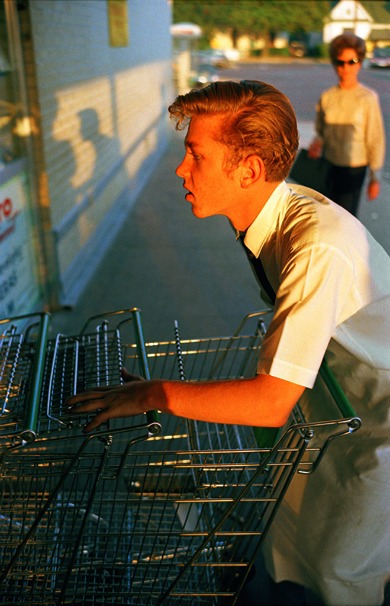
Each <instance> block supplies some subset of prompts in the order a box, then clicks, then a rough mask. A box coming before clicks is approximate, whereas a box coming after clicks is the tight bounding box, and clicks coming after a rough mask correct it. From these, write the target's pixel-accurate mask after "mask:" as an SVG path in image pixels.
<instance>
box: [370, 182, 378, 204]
mask: <svg viewBox="0 0 390 606" xmlns="http://www.w3.org/2000/svg"><path fill="white" fill-rule="evenodd" d="M380 193H381V186H380V183H379V181H370V183H369V184H368V187H367V198H368V200H369V201H370V202H371V200H375V198H377V197H378V196H379V194H380Z"/></svg>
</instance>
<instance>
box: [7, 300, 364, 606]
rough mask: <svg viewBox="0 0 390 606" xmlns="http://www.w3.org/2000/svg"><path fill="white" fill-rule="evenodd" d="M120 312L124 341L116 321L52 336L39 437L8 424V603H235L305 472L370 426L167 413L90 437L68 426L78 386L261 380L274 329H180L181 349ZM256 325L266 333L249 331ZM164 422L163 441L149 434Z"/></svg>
mask: <svg viewBox="0 0 390 606" xmlns="http://www.w3.org/2000/svg"><path fill="white" fill-rule="evenodd" d="M130 316H134V312H132V313H130ZM113 317H114V319H115V320H116V319H117V318H118V317H119V318H120V320H119V324H120V326H119V328H118V326H117V327H116V329H115V330H114V336H113V335H112V334H111V330H110V329H109V327H108V325H107V322H106V320H105V319H104V320H103V322H100V323H98V327H97V331H96V329H94V330H93V331H92V332H90V330H89V327H87V329H86V331H83V332H82V334H81V335H78V336H77V337H72V338H69V339H68V338H63V337H61V338H60V339H58V338H56V339H53V340H52V339H47V343H46V344H45V345H46V347H45V355H44V356H43V358H44V364H41V366H43V371H42V379H41V384H40V389H39V390H38V391H39V406H38V409H39V410H38V413H37V419H38V420H37V422H36V424H35V426H34V427H32V430H33V432H34V436H35V438H34V440H30V441H24V442H18V444H17V445H16V444H15V443H14V442H15V440H14V438H13V437H12V438H10V437H9V435H10V431H9V427H8V425H7V428H4V434H3V435H4V439H3V443H4V448H3V451H2V454H1V456H0V571H1V572H0V603H1V604H4V605H5V606H7V605H10V604H29V605H34V606H35V605H36V606H38V604H39V605H40V606H42V605H50V606H51V605H53V606H54V605H61V604H72V605H78V604H80V605H85V606H88V605H94V606H95V605H96V606H103V605H104V606H105V605H110V604H119V605H134V606H135V605H137V606H138V605H140V606H144V605H145V606H146V605H147V606H157V605H159V604H164V605H168V606H169V605H171V604H172V605H175V604H183V605H184V604H194V603H196V604H199V605H203V604H205V605H220V604H223V605H225V604H226V605H230V604H232V605H233V604H235V603H236V601H237V599H238V596H239V594H240V591H241V589H242V587H243V585H244V583H245V580H246V579H247V578H248V575H249V573H250V570H251V566H252V564H253V561H254V559H255V557H256V555H257V553H258V551H259V549H260V547H261V544H262V541H263V539H264V537H265V536H266V533H267V530H268V528H269V527H270V525H271V524H272V521H273V519H274V517H275V515H276V513H277V509H278V506H279V505H280V503H281V502H282V500H283V497H284V494H285V492H286V490H287V488H288V486H289V484H290V481H291V479H292V478H293V476H294V475H295V474H296V473H311V472H313V471H314V469H315V467H316V465H317V464H318V462H319V461H320V460H321V458H322V456H323V454H324V452H325V450H326V448H327V447H328V444H329V443H330V442H331V441H332V440H333V439H334V438H335V437H336V436H341V435H349V434H350V433H352V432H354V431H355V430H356V429H358V427H359V425H360V420H359V419H358V418H357V417H356V416H355V415H349V414H348V415H347V416H343V414H341V416H340V413H339V415H338V416H337V415H336V417H335V418H331V419H328V420H322V421H319V422H318V423H307V422H306V421H305V418H304V416H303V413H302V411H301V410H300V409H299V407H296V409H294V412H293V414H292V417H291V420H290V421H289V423H288V424H287V426H286V427H285V428H284V429H283V430H281V431H280V432H279V435H278V436H276V437H275V436H274V435H271V434H269V433H265V434H264V433H259V431H257V430H253V429H252V428H251V427H249V426H248V427H243V426H234V425H222V424H213V423H203V422H196V421H189V420H187V419H184V418H176V417H172V416H169V415H163V414H160V415H157V413H156V415H155V416H153V418H152V420H151V421H147V422H146V423H141V424H139V423H138V424H136V425H134V427H135V428H136V429H135V430H134V427H132V426H129V425H127V423H126V424H122V426H121V425H119V426H117V427H116V426H114V427H108V428H104V429H103V430H102V431H100V432H97V433H96V434H92V435H88V436H87V437H85V436H83V434H82V432H81V429H80V425H78V424H77V423H78V422H77V419H76V418H74V419H71V424H70V425H69V423H68V424H67V421H65V420H64V418H65V415H63V412H64V410H63V407H64V406H65V402H66V399H67V397H69V395H71V394H72V393H74V392H75V391H77V390H80V389H81V388H88V387H90V386H95V385H96V384H99V385H107V384H111V382H113V381H115V382H116V383H117V382H118V376H119V374H120V367H121V366H122V365H123V364H124V365H125V366H126V368H127V369H128V370H129V371H130V372H136V371H138V372H140V374H142V375H143V376H145V378H150V377H152V378H153V377H161V378H175V379H182V380H183V379H184V378H185V379H186V380H190V381H197V380H200V379H202V380H207V379H215V378H238V377H247V376H254V374H255V373H256V362H257V358H258V351H259V348H260V346H261V343H262V339H263V336H264V332H265V324H264V315H263V314H262V313H260V314H258V313H256V314H250V315H249V316H248V317H247V318H246V319H245V322H244V323H243V324H242V325H240V327H239V329H238V331H236V332H235V333H234V334H233V335H232V336H229V337H222V338H207V339H190V340H181V339H180V336H179V332H178V327H177V326H176V328H175V335H174V338H173V339H172V340H170V341H165V342H152V343H144V342H143V341H142V338H141V343H139V342H137V340H138V341H139V340H140V337H139V335H140V332H141V331H139V330H138V329H137V330H136V331H135V332H136V337H135V338H133V339H132V340H128V336H127V334H126V336H125V335H124V333H125V329H126V330H127V328H128V322H127V321H126V323H124V321H123V320H122V316H117V315H116V314H113ZM248 319H250V320H251V321H253V322H254V323H255V328H254V329H252V330H251V331H250V333H249V334H245V332H243V327H244V325H245V327H246V326H247V324H246V322H247V320H248ZM136 320H137V322H138V321H139V315H138V311H137V314H136ZM130 325H131V326H132V327H133V325H134V317H133V318H132V320H131V321H130ZM23 334H24V333H23ZM102 334H103V338H102ZM38 335H39V331H38ZM97 335H98V336H97ZM90 342H92V346H93V347H92V349H93V351H94V354H93V355H90V354H89V349H88V348H89V344H90ZM97 342H99V346H98V347H97ZM102 343H103V345H102V347H100V345H101V344H102ZM76 344H77V346H76ZM29 349H30V350H31V349H34V347H32V346H30V348H29ZM35 349H39V342H38V346H37V347H36V348H35ZM81 350H82V353H81ZM30 353H31V351H30ZM98 358H99V362H97V360H98ZM68 360H70V362H68ZM75 360H77V363H76V362H75ZM91 360H92V362H91ZM14 366H15V365H14ZM16 366H17V365H16ZM53 369H54V370H53ZM11 375H12V376H13V375H15V371H13V374H12V372H10V371H8V374H7V380H11V379H10V377H11ZM33 379H35V377H34V376H33V375H32V378H31V377H30V379H29V381H30V382H31V380H33ZM12 380H13V379H12ZM7 393H8V391H7V389H5V394H6V395H7ZM333 396H334V393H332V397H333ZM337 397H339V394H337ZM4 409H6V410H7V411H8V409H11V406H10V404H9V403H7V404H6V405H5V407H4ZM13 409H14V410H15V409H16V406H15V407H13ZM347 412H348V413H349V409H348V410H347ZM14 416H15V415H14ZM19 416H20V419H21V424H22V425H23V427H25V425H26V419H25V416H23V412H22V410H21V412H20V415H19ZM5 417H6V418H8V417H7V414H6V415H5ZM63 417H64V418H63ZM85 421H86V419H81V421H79V423H80V422H81V423H82V424H83V423H84V422H85ZM7 423H8V421H7ZM4 425H6V423H4ZM31 425H33V424H31ZM156 426H157V427H162V428H163V432H162V433H159V432H158V431H154V433H153V432H150V431H149V428H150V427H152V428H155V427H156ZM1 428H2V429H3V426H1ZM145 428H146V431H145ZM323 430H324V431H325V438H323V436H322V434H321V432H322V431H323ZM18 431H19V429H18V427H17V426H16V425H15V426H14V427H12V435H17V434H18ZM318 432H320V438H319V439H318V438H317V433H318ZM259 436H260V437H261V440H262V443H260V445H259ZM267 440H269V442H268V444H267ZM264 441H265V442H264ZM272 441H275V443H273V442H272ZM313 442H314V443H315V444H314V446H312V444H313Z"/></svg>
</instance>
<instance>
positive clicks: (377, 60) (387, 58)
mask: <svg viewBox="0 0 390 606" xmlns="http://www.w3.org/2000/svg"><path fill="white" fill-rule="evenodd" d="M369 66H370V67H390V46H386V47H385V48H375V49H374V52H373V55H372V57H371V59H369Z"/></svg>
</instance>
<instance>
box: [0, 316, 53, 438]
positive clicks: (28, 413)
mask: <svg viewBox="0 0 390 606" xmlns="http://www.w3.org/2000/svg"><path fill="white" fill-rule="evenodd" d="M35 319H38V322H37V324H38V332H37V336H36V338H35V348H34V350H33V351H32V352H31V356H32V359H33V361H32V366H31V371H30V373H29V376H30V379H31V380H30V382H29V393H28V398H27V401H26V409H25V411H24V416H23V420H22V423H21V424H20V427H19V429H18V430H17V431H16V432H15V436H14V438H15V440H17V439H19V440H20V441H21V442H32V441H33V440H35V438H36V435H37V427H38V418H39V406H40V399H41V392H42V381H43V375H44V365H45V356H46V344H47V335H48V329H49V321H50V315H49V314H48V313H40V314H27V315H24V316H17V317H15V318H12V319H10V318H6V319H3V320H0V325H1V324H7V323H8V324H9V323H11V322H12V323H13V324H15V323H19V324H23V323H25V322H28V321H30V320H35ZM28 330H30V331H31V326H29V328H28ZM12 331H13V333H14V329H12ZM22 341H23V339H22V340H21V342H22ZM24 342H26V340H25V341H24ZM19 355H20V350H18V353H17V354H16V362H17V361H18V358H19ZM6 401H7V396H6V397H5V403H6ZM3 412H4V406H3Z"/></svg>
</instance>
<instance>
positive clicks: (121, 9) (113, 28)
mask: <svg viewBox="0 0 390 606" xmlns="http://www.w3.org/2000/svg"><path fill="white" fill-rule="evenodd" d="M107 11H108V29H109V34H110V46H129V17H128V14H127V0H107Z"/></svg>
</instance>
